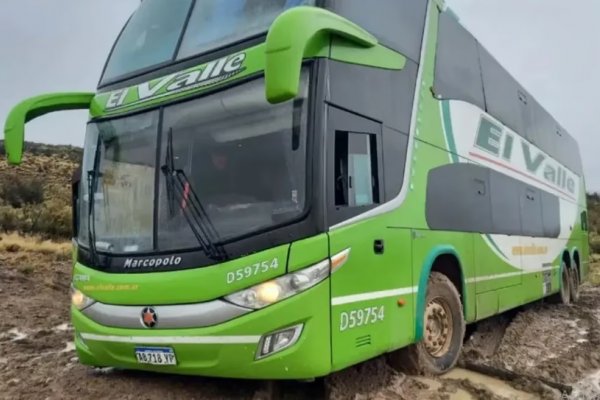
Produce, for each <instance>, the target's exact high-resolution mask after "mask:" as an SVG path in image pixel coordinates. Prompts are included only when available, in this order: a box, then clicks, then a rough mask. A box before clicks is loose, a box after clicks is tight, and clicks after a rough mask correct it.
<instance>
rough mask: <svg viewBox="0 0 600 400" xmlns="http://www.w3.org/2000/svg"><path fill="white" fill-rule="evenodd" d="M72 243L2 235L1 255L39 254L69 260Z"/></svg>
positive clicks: (14, 234) (0, 243)
mask: <svg viewBox="0 0 600 400" xmlns="http://www.w3.org/2000/svg"><path fill="white" fill-rule="evenodd" d="M71 248H72V245H71V242H67V241H53V240H42V239H40V238H38V237H33V236H20V235H17V234H16V233H11V234H2V235H0V253H3V252H6V253H19V252H26V253H39V254H44V255H54V256H58V257H66V258H69V257H70V256H71Z"/></svg>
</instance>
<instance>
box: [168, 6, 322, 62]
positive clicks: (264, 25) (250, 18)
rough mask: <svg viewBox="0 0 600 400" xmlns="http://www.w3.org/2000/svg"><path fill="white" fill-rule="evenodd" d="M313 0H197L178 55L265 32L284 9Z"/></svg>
mask: <svg viewBox="0 0 600 400" xmlns="http://www.w3.org/2000/svg"><path fill="white" fill-rule="evenodd" d="M313 3H314V0H227V1H224V0H198V1H196V6H195V8H194V10H193V12H192V15H191V17H190V21H189V24H188V28H187V31H186V32H185V35H184V38H183V42H182V43H181V48H180V49H179V54H178V56H177V58H178V59H182V58H186V57H190V56H193V55H195V54H199V53H202V52H204V51H209V50H212V49H216V48H218V47H222V46H224V45H226V44H231V43H234V42H237V41H239V40H242V39H246V38H249V37H252V36H255V35H258V34H261V33H263V32H266V31H267V30H268V29H269V26H270V25H271V23H272V22H273V21H274V20H275V18H276V17H277V16H278V15H279V14H281V13H282V12H283V11H284V10H286V9H288V8H292V7H296V6H300V5H309V4H313Z"/></svg>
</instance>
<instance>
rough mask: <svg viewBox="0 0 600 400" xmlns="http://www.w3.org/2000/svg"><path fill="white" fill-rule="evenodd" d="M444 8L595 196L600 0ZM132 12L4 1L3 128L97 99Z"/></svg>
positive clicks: (63, 126) (70, 133) (128, 1)
mask: <svg viewBox="0 0 600 400" xmlns="http://www.w3.org/2000/svg"><path fill="white" fill-rule="evenodd" d="M223 1H226V0H223ZM372 1H376V0H372ZM404 1H414V0H404ZM447 2H448V4H449V5H450V6H451V7H452V9H453V10H454V11H455V12H456V14H457V15H458V16H459V17H460V19H461V22H462V23H463V25H465V26H466V27H467V28H468V29H469V30H470V31H471V32H472V33H473V34H474V35H475V36H476V37H477V38H478V39H479V40H480V41H481V43H482V44H483V45H484V46H485V47H486V48H487V49H488V50H489V51H490V52H491V53H492V54H493V55H494V56H495V57H496V58H498V59H499V60H500V62H501V63H502V64H503V65H504V66H505V67H506V68H507V69H508V70H509V71H510V72H511V73H512V74H513V75H514V76H515V77H516V78H517V80H519V81H520V82H521V83H522V84H523V86H525V88H526V89H528V90H529V91H530V92H531V93H532V94H533V95H534V97H536V98H537V100H538V101H539V102H540V103H541V104H542V105H543V106H544V107H545V108H546V109H547V110H548V111H550V113H551V114H553V115H554V116H555V117H556V119H558V121H559V122H560V123H561V124H562V125H563V126H564V127H565V128H566V129H567V130H568V131H569V132H570V133H571V134H572V135H573V136H575V138H576V139H577V140H578V141H579V144H580V148H581V152H582V156H583V162H584V168H585V172H586V178H587V184H588V189H590V190H598V191H600V157H598V153H599V152H600V134H599V133H598V132H597V129H596V127H595V123H596V121H595V118H596V117H597V114H598V113H600V99H598V93H599V92H600V73H599V71H600V40H599V39H600V22H599V21H600V0H569V1H567V0H447ZM138 4H139V0H102V1H94V0H0V93H1V96H0V126H3V124H4V120H5V118H6V114H7V113H8V111H9V109H10V107H11V106H12V105H14V104H15V103H17V102H18V101H20V100H22V99H24V98H26V97H28V96H33V95H36V94H40V93H44V92H54V91H93V90H94V89H95V87H96V84H97V82H98V79H99V77H100V72H101V70H102V67H103V65H104V61H105V59H106V56H107V54H108V52H109V50H110V47H111V45H112V43H113V41H114V39H115V37H116V35H117V34H118V33H119V30H120V29H121V27H122V25H123V24H124V22H125V21H126V19H127V18H128V17H129V15H130V14H131V12H132V11H133V10H134V9H135V7H136V6H137V5H138ZM85 120H86V113H85V112H69V113H60V114H54V115H50V116H46V117H43V118H40V119H39V120H36V121H34V122H32V123H30V124H29V125H28V127H27V128H28V129H27V139H28V140H30V141H37V142H45V143H61V144H62V143H67V144H75V145H82V143H83V132H84V129H85V127H84V124H85ZM2 156H3V155H2Z"/></svg>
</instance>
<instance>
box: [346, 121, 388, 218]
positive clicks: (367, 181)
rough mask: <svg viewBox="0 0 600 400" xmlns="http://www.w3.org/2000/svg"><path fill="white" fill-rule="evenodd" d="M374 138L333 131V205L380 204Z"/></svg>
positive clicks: (375, 141)
mask: <svg viewBox="0 0 600 400" xmlns="http://www.w3.org/2000/svg"><path fill="white" fill-rule="evenodd" d="M376 139H377V138H376V135H373V134H368V133H352V132H343V131H336V133H335V205H336V207H363V206H370V205H373V204H379V203H380V199H379V172H378V161H377V160H378V159H377V140H376Z"/></svg>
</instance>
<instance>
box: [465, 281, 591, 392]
mask: <svg viewBox="0 0 600 400" xmlns="http://www.w3.org/2000/svg"><path fill="white" fill-rule="evenodd" d="M481 327H482V328H481V329H478V330H477V331H476V332H475V333H474V334H473V335H472V336H471V338H470V339H469V341H467V343H466V344H465V351H464V353H463V360H462V361H463V364H464V363H475V364H479V365H484V366H485V365H487V366H491V367H494V368H498V369H504V370H508V371H511V372H513V373H516V374H520V375H522V376H524V377H523V378H522V379H520V380H517V381H513V382H510V383H511V384H512V385H513V386H514V387H516V388H518V389H521V390H526V391H529V392H532V393H536V394H538V395H540V396H541V397H542V398H561V396H562V398H572V399H579V398H584V397H585V396H598V397H596V398H600V391H596V389H594V388H593V387H591V386H590V385H587V387H586V388H583V387H582V384H581V383H580V382H581V381H585V379H586V377H588V376H590V374H593V373H594V372H596V371H598V370H599V369H600V352H599V350H600V288H597V287H591V286H589V285H586V286H584V287H582V292H581V297H580V299H579V301H578V302H577V303H576V304H571V305H553V304H545V303H542V302H539V303H537V304H534V305H531V306H525V307H524V308H523V310H522V311H520V312H518V313H517V314H516V315H515V316H514V319H512V321H510V322H509V323H507V321H506V317H502V316H501V317H494V318H491V319H489V320H487V321H484V322H483V323H482V324H481ZM494 327H496V329H494ZM498 331H504V332H503V334H502V335H500V336H499V335H498ZM498 338H500V340H499V341H498ZM481 343H486V345H485V346H480V344H481ZM490 347H494V348H495V349H494V351H493V352H491V353H490V352H489V349H490ZM525 376H529V377H534V378H539V379H528V378H526V377H525ZM544 380H545V381H549V382H555V383H557V384H559V385H558V386H560V385H567V386H573V387H574V391H573V393H572V394H571V395H570V396H569V395H568V393H566V392H564V391H563V392H562V393H561V391H559V390H556V389H551V388H549V387H548V385H545V384H544V383H543V382H541V381H544ZM580 387H581V389H580Z"/></svg>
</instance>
